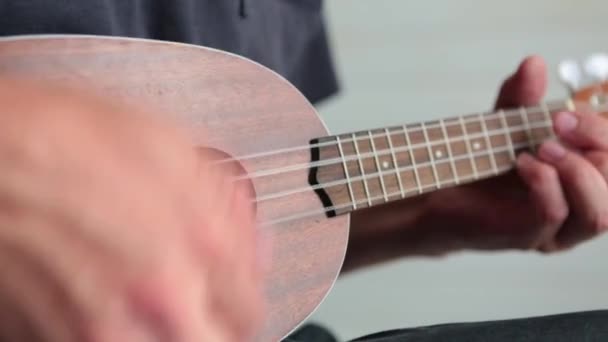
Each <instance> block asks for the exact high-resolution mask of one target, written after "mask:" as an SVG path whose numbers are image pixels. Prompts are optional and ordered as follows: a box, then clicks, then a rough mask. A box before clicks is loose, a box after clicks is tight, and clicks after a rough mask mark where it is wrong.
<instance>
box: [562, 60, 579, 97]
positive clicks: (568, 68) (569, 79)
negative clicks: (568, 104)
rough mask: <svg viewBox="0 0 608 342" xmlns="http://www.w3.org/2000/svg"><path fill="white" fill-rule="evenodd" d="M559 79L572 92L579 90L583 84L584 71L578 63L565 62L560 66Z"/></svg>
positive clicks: (572, 61)
mask: <svg viewBox="0 0 608 342" xmlns="http://www.w3.org/2000/svg"><path fill="white" fill-rule="evenodd" d="M558 72H559V78H560V80H561V81H562V83H564V84H565V85H566V86H567V87H568V88H570V90H571V91H572V90H576V89H579V88H580V87H581V86H582V84H583V81H584V80H583V78H584V77H583V71H582V70H581V67H580V65H579V64H578V62H576V61H574V60H565V61H563V62H561V63H560V64H559V68H558Z"/></svg>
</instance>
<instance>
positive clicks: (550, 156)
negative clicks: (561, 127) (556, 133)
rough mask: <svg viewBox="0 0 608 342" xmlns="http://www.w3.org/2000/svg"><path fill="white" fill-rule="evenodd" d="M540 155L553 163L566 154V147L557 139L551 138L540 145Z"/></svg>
mask: <svg viewBox="0 0 608 342" xmlns="http://www.w3.org/2000/svg"><path fill="white" fill-rule="evenodd" d="M538 155H539V157H540V158H541V159H543V160H544V161H546V162H549V163H553V162H557V161H559V160H561V159H562V158H563V157H564V156H565V155H566V149H565V148H564V147H563V146H562V145H560V144H559V143H558V142H556V141H552V140H549V141H547V142H545V143H543V144H542V145H541V146H540V149H539V151H538Z"/></svg>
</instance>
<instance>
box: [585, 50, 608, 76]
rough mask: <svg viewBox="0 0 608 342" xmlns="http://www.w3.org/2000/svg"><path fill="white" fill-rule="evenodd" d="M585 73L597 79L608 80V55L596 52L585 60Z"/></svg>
mask: <svg viewBox="0 0 608 342" xmlns="http://www.w3.org/2000/svg"><path fill="white" fill-rule="evenodd" d="M585 73H586V74H587V75H589V77H591V78H593V79H595V80H596V81H602V82H603V81H606V80H608V55H605V54H594V55H591V56H589V58H587V60H586V61H585Z"/></svg>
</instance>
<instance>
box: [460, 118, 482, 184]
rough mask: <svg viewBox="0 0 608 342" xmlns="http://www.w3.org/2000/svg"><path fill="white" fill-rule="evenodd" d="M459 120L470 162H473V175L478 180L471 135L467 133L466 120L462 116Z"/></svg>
mask: <svg viewBox="0 0 608 342" xmlns="http://www.w3.org/2000/svg"><path fill="white" fill-rule="evenodd" d="M458 119H459V121H460V126H461V128H462V137H463V138H464V141H465V143H466V146H467V152H469V161H470V162H471V169H472V170H473V175H474V176H475V177H476V179H477V177H478V173H477V163H476V162H475V158H474V157H473V149H472V148H471V139H470V138H469V133H468V132H467V126H466V125H465V123H464V119H463V118H462V116H459V117H458Z"/></svg>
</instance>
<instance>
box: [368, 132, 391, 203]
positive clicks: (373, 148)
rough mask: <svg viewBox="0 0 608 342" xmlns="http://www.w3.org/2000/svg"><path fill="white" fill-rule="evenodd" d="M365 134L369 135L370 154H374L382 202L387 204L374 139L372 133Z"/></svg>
mask: <svg viewBox="0 0 608 342" xmlns="http://www.w3.org/2000/svg"><path fill="white" fill-rule="evenodd" d="M367 133H368V135H369V142H370V144H371V146H372V153H373V154H374V159H375V161H376V170H378V174H380V187H381V188H382V194H383V195H384V201H385V202H388V195H387V194H386V187H385V186H384V173H383V172H382V168H381V167H380V161H379V160H378V153H377V152H376V143H375V142H374V138H373V137H372V132H371V131H367Z"/></svg>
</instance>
